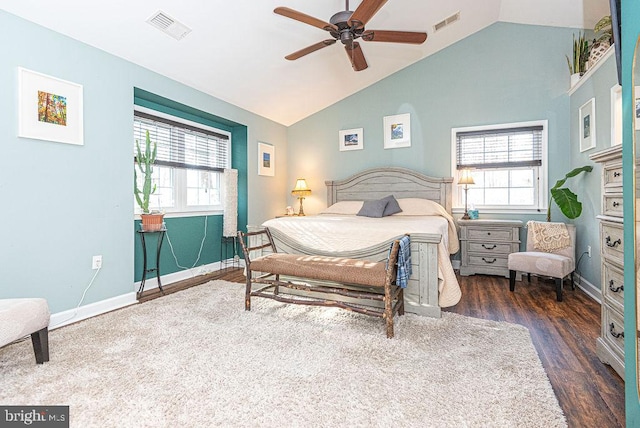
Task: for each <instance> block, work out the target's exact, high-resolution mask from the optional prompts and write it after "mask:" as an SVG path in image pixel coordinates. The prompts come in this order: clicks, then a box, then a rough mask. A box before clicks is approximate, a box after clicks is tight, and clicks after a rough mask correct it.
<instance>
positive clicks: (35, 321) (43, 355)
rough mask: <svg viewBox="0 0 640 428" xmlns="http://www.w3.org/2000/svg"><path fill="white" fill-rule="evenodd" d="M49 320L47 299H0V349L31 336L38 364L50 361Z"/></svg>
mask: <svg viewBox="0 0 640 428" xmlns="http://www.w3.org/2000/svg"><path fill="white" fill-rule="evenodd" d="M49 319H50V313H49V305H48V304H47V301H46V300H45V299H0V347H2V346H4V345H7V344H9V343H11V342H14V341H15V340H18V339H20V338H22V337H24V336H27V335H29V334H30V335H31V342H32V343H33V351H34V353H35V355H36V363H38V364H42V363H44V362H45V361H49Z"/></svg>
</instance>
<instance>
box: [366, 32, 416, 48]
mask: <svg viewBox="0 0 640 428" xmlns="http://www.w3.org/2000/svg"><path fill="white" fill-rule="evenodd" d="M362 40H365V41H367V42H389V43H413V44H416V45H419V44H421V43H424V41H425V40H427V33H418V32H414V31H385V30H367V31H365V32H364V33H362Z"/></svg>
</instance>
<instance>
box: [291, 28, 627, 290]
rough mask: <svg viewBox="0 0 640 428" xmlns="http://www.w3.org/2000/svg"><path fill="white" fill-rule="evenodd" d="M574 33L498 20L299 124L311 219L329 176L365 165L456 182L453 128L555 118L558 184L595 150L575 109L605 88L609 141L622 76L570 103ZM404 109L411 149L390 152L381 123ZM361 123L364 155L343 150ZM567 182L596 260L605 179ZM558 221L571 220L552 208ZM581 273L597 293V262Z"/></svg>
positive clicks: (299, 165) (552, 135)
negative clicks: (346, 135) (579, 129)
mask: <svg viewBox="0 0 640 428" xmlns="http://www.w3.org/2000/svg"><path fill="white" fill-rule="evenodd" d="M573 33H574V30H572V29H566V28H554V27H540V26H530V25H518V24H508V23H497V24H494V25H492V26H490V27H488V28H486V29H484V30H482V31H480V32H478V33H476V34H474V35H472V36H470V37H468V38H466V39H464V40H462V41H460V42H458V43H456V44H455V45H453V46H451V47H449V48H447V49H445V50H443V51H440V52H438V53H437V54H435V55H433V56H431V57H428V58H426V59H424V60H422V61H420V62H418V63H416V64H414V65H412V66H410V67H407V68H406V69H404V70H402V71H400V72H398V73H395V74H393V75H392V76H390V77H388V78H386V79H384V80H382V81H380V82H379V83H377V84H375V85H373V86H370V87H368V88H366V89H364V90H362V91H360V92H358V93H357V94H355V95H352V96H350V97H348V98H347V99H345V100H343V101H340V102H339V103H337V104H335V105H333V106H331V107H328V108H327V109H325V110H322V111H321V112H319V113H317V114H315V115H313V116H311V117H309V118H306V119H304V120H302V121H300V122H298V123H296V124H294V125H292V126H291V127H290V128H289V131H288V143H289V144H288V147H289V153H288V155H289V158H290V162H289V181H290V182H293V179H294V178H295V177H296V176H305V177H306V178H307V180H308V182H309V184H310V187H312V189H318V191H316V192H314V194H313V195H312V196H311V197H310V198H308V199H306V200H305V210H306V211H307V212H308V213H314V212H317V211H319V210H320V209H322V208H323V207H324V206H325V204H326V202H325V201H326V199H325V192H324V190H323V189H324V181H325V180H328V179H336V178H344V177H347V176H348V175H350V174H352V173H354V172H356V171H359V170H361V169H363V168H368V167H374V166H402V167H407V168H412V169H415V170H418V171H422V172H424V173H426V174H428V175H434V176H451V175H452V171H451V145H450V144H451V128H454V127H462V126H475V125H485V124H496V123H509V122H521V121H530V120H540V119H546V120H548V123H549V128H548V129H549V182H550V183H552V184H555V182H556V181H557V180H558V179H560V178H562V177H564V175H565V174H566V173H567V172H568V171H570V170H571V169H572V168H574V167H576V166H581V165H583V164H585V162H586V161H585V159H588V158H587V154H588V153H585V154H580V153H579V151H577V149H576V147H577V144H578V137H577V134H575V133H574V129H575V126H576V123H574V120H577V111H576V112H575V114H574V103H577V102H579V101H578V100H579V99H582V98H583V97H586V96H587V95H588V94H589V93H591V92H590V91H595V92H597V95H598V97H600V96H601V95H602V94H605V92H606V100H607V103H604V102H602V103H600V104H599V105H598V106H597V107H598V115H597V118H598V121H600V119H601V118H602V119H603V120H604V121H605V122H603V123H602V125H598V127H597V130H598V140H597V141H598V147H601V146H602V147H605V146H608V144H609V138H608V137H607V132H606V130H607V129H608V128H609V121H610V120H609V113H608V111H609V106H608V99H609V98H608V91H609V88H610V87H611V86H613V84H614V80H615V71H614V68H613V67H614V65H612V64H610V63H607V64H606V65H605V66H603V67H601V71H599V73H598V77H597V78H596V79H594V82H592V83H590V84H589V85H585V86H584V89H581V91H580V92H579V93H576V94H574V98H571V99H570V97H569V95H568V90H569V73H568V70H567V63H566V59H565V54H567V53H569V52H571V49H572V47H571V42H572V35H573ZM374 61H375V59H371V62H372V64H374ZM372 66H373V65H372ZM602 96H604V95H602ZM574 99H575V100H574ZM605 104H606V105H605ZM580 105H581V104H580ZM601 109H603V110H602V115H600V111H601ZM398 113H411V132H412V144H411V147H410V148H402V149H394V150H384V149H383V134H382V131H383V130H382V118H383V117H384V116H388V115H393V114H398ZM598 123H600V122H598ZM361 127H362V128H364V150H362V151H350V152H340V151H339V150H338V131H339V130H341V129H350V128H361ZM592 151H594V150H592ZM567 184H568V186H569V188H570V189H572V190H574V191H575V192H577V193H578V195H579V198H580V200H582V202H583V209H584V214H583V215H582V217H580V218H579V220H578V221H577V222H576V223H577V224H578V227H579V230H580V231H581V233H583V239H581V240H580V241H579V245H578V254H581V253H582V252H583V251H585V250H586V245H592V247H593V250H592V251H594V252H595V254H597V242H598V239H597V230H598V225H597V223H596V220H595V214H596V213H598V212H599V210H600V177H599V175H597V173H596V174H594V173H592V174H589V176H588V177H587V176H583V177H580V178H577V179H571V181H569V182H568V183H567ZM545 214H546V213H540V214H538V215H515V216H514V215H500V214H493V215H491V214H486V213H485V214H484V215H483V217H485V218H490V217H493V218H517V219H520V220H523V221H526V220H529V219H536V220H544V219H545ZM481 215H482V213H481ZM552 219H553V220H557V221H564V220H566V219H565V218H564V217H563V216H562V214H561V213H560V212H559V211H558V209H557V207H556V206H555V205H554V207H553V209H552ZM522 238H523V239H524V231H523V233H522ZM585 259H586V258H585ZM580 271H581V273H582V274H583V275H584V277H585V279H586V280H587V281H589V282H590V283H592V284H594V285H595V287H596V288H599V284H600V271H599V263H598V259H597V257H596V258H592V259H590V260H584V259H583V261H582V262H581V264H580Z"/></svg>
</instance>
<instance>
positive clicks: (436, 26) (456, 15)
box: [433, 11, 460, 33]
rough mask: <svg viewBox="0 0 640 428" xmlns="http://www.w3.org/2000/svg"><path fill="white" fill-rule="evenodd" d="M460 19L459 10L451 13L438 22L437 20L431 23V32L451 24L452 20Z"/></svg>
mask: <svg viewBox="0 0 640 428" xmlns="http://www.w3.org/2000/svg"><path fill="white" fill-rule="evenodd" d="M459 19H460V11H458V12H456V13H454V14H453V15H451V16H449V17H447V18H445V19H443V20H442V21H440V22H437V23H435V24H434V25H433V32H434V33H435V32H436V31H440V30H442V29H443V28H444V27H446V26H447V25H449V24H453V23H454V22H456V21H458V20H459Z"/></svg>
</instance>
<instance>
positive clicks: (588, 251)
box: [587, 245, 591, 258]
mask: <svg viewBox="0 0 640 428" xmlns="http://www.w3.org/2000/svg"><path fill="white" fill-rule="evenodd" d="M587 255H588V256H589V258H591V245H587Z"/></svg>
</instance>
